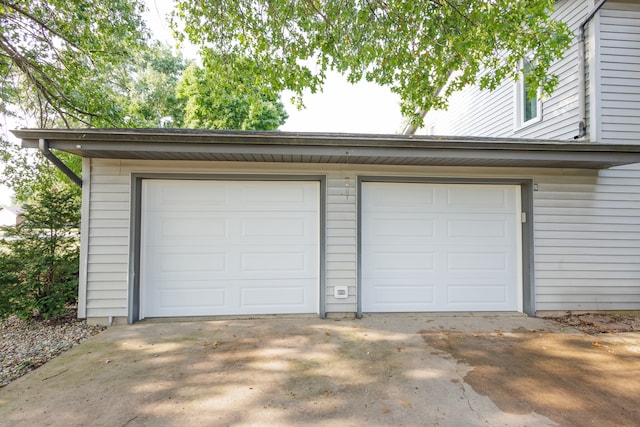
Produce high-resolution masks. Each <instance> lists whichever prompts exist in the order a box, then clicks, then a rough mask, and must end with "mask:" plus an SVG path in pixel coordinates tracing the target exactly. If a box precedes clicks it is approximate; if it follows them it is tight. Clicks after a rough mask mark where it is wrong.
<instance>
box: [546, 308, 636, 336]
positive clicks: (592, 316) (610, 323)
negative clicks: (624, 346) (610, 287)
mask: <svg viewBox="0 0 640 427" xmlns="http://www.w3.org/2000/svg"><path fill="white" fill-rule="evenodd" d="M551 319H552V320H554V321H556V322H559V323H563V324H565V325H567V326H571V327H572V328H575V329H579V330H581V331H582V332H586V333H588V334H592V335H594V334H602V333H616V332H638V331H640V314H615V313H614V314H606V313H584V314H573V313H567V314H566V315H565V316H561V317H552V318H551Z"/></svg>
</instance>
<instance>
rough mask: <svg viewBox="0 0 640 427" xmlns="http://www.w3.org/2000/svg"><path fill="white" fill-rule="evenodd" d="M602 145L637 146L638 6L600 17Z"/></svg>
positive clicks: (614, 5) (615, 6)
mask: <svg viewBox="0 0 640 427" xmlns="http://www.w3.org/2000/svg"><path fill="white" fill-rule="evenodd" d="M599 28H600V34H599V37H600V46H601V49H600V82H601V86H600V87H601V94H600V97H601V111H600V115H601V123H602V125H601V131H600V132H601V142H604V143H614V144H615V143H627V144H628V143H632V144H637V143H640V141H639V140H640V138H639V135H640V3H638V2H622V3H618V2H611V1H610V2H607V3H606V4H605V6H604V8H603V9H602V11H601V13H600V27H599Z"/></svg>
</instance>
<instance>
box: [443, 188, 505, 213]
mask: <svg viewBox="0 0 640 427" xmlns="http://www.w3.org/2000/svg"><path fill="white" fill-rule="evenodd" d="M444 191H446V193H447V196H446V199H444V200H446V211H447V212H456V211H457V212H467V213H470V212H474V213H479V212H491V213H498V212H514V209H515V201H514V197H513V192H512V191H510V190H508V189H505V188H498V187H495V186H486V185H478V186H476V187H475V188H474V187H470V186H457V187H449V188H446V189H445V190H444Z"/></svg>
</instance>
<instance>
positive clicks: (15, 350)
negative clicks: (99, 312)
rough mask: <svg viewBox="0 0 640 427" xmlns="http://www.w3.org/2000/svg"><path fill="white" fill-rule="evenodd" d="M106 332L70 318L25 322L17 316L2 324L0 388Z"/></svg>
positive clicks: (102, 328)
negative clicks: (90, 338)
mask: <svg viewBox="0 0 640 427" xmlns="http://www.w3.org/2000/svg"><path fill="white" fill-rule="evenodd" d="M104 329H105V328H104V327H101V326H90V325H87V323H86V322H85V321H83V320H78V319H73V318H70V317H67V318H64V319H60V320H26V321H25V320H21V319H19V318H17V317H15V316H13V317H9V318H8V319H5V320H2V321H0V387H4V386H5V385H7V384H9V383H10V382H11V381H13V380H15V379H16V378H18V377H20V376H22V375H24V374H26V373H27V372H29V371H32V370H34V369H36V368H37V367H38V366H42V365H43V364H45V363H46V362H47V361H49V360H51V359H53V358H54V357H56V356H58V355H59V354H60V353H62V352H64V351H66V350H69V349H70V348H71V347H73V346H75V345H78V344H80V343H81V342H82V341H84V340H86V339H88V338H89V337H92V336H93V335H96V334H98V333H99V332H101V331H103V330H104Z"/></svg>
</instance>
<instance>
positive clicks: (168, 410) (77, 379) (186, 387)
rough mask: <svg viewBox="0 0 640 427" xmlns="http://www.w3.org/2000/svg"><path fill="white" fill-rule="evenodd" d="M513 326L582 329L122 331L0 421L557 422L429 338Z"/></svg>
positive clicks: (35, 385) (398, 318) (247, 326)
mask: <svg viewBox="0 0 640 427" xmlns="http://www.w3.org/2000/svg"><path fill="white" fill-rule="evenodd" d="M512 331H519V332H518V333H523V334H526V333H530V334H531V335H536V334H537V335H539V334H540V333H548V334H550V335H557V334H567V333H569V332H571V333H574V332H572V331H564V332H560V330H559V326H558V325H557V324H555V323H553V322H550V321H545V320H542V319H535V318H528V317H526V316H524V315H518V314H516V315H481V314H465V315H460V316H453V315H427V314H416V315H413V314H407V315H376V316H369V317H365V318H363V319H357V320H356V319H339V320H338V319H336V320H321V319H317V318H314V317H269V318H260V319H248V318H244V319H218V320H201V321H189V322H184V321H183V322H178V321H171V322H169V321H163V322H141V323H138V324H135V325H126V326H115V327H112V328H109V329H108V330H106V331H104V332H102V333H101V334H99V335H98V336H96V337H94V338H92V339H90V340H89V341H87V342H85V343H83V344H82V345H80V346H78V347H76V348H74V349H72V350H71V351H69V352H67V353H65V354H63V355H62V356H60V357H58V358H56V359H54V360H52V361H51V362H49V363H47V364H46V365H44V366H43V367H41V368H38V369H37V370H35V371H33V372H31V373H29V374H27V375H25V376H24V377H22V378H20V379H18V380H17V381H15V382H14V383H12V384H10V385H9V386H7V387H5V388H3V389H0V425H2V426H9V425H11V426H33V425H48V426H84V425H94V426H131V427H132V426H146V425H153V426H175V425H208V426H227V425H234V426H294V425H295V426H298V425H310V426H314V425H318V426H320V425H323V426H324V425H327V423H331V424H333V425H345V426H361V425H368V426H388V425H397V426H425V425H433V426H459V425H467V426H487V425H488V426H512V425H527V426H548V425H556V424H557V421H556V420H554V419H553V418H551V417H547V416H545V415H542V414H541V412H540V411H536V410H530V411H523V410H522V408H519V409H518V410H517V411H511V410H508V409H505V408H504V407H501V406H500V405H499V404H496V402H494V401H493V400H492V397H491V394H490V393H487V392H486V390H482V394H481V393H479V392H478V391H477V390H476V389H477V388H478V387H477V386H476V385H473V384H470V383H469V382H468V381H467V379H468V377H469V375H470V373H471V372H473V370H474V366H473V364H472V363H468V362H465V361H463V360H462V357H461V356H460V355H459V354H452V353H449V352H447V351H446V349H445V350H443V349H442V347H441V346H438V345H435V344H433V343H432V342H430V341H429V340H428V339H425V334H441V335H442V334H453V336H455V335H456V334H460V336H462V334H471V335H473V334H482V335H490V334H498V333H500V334H509V333H512ZM576 333H577V332H576ZM578 336H584V335H582V334H579V335H578ZM465 357H466V356H465ZM498 383H499V382H496V383H495V384H498ZM604 398H606V396H604ZM498 403H500V402H498Z"/></svg>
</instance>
